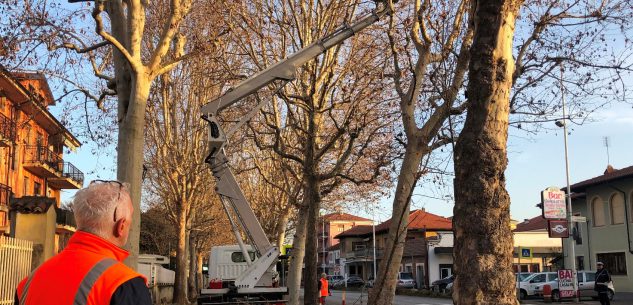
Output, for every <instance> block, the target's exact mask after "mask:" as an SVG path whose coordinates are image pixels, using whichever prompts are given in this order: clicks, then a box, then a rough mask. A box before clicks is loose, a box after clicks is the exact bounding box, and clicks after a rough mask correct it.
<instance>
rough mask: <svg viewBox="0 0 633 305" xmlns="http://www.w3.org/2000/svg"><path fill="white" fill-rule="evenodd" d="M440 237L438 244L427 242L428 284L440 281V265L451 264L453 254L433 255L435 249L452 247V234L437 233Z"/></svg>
mask: <svg viewBox="0 0 633 305" xmlns="http://www.w3.org/2000/svg"><path fill="white" fill-rule="evenodd" d="M437 234H438V236H439V237H440V239H439V242H438V243H432V242H429V252H428V253H429V259H428V260H429V265H428V268H427V272H428V274H429V284H431V283H433V281H437V280H439V279H440V264H450V265H452V264H453V254H452V253H448V254H435V248H436V247H453V237H454V236H453V232H448V231H446V232H437Z"/></svg>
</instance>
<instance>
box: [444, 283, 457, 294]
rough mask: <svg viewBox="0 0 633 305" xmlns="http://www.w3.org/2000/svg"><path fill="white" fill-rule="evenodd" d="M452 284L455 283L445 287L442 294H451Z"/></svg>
mask: <svg viewBox="0 0 633 305" xmlns="http://www.w3.org/2000/svg"><path fill="white" fill-rule="evenodd" d="M453 283H455V282H450V283H448V284H447V285H446V288H444V292H446V293H451V292H453Z"/></svg>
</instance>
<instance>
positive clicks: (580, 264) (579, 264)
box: [576, 256, 585, 270]
mask: <svg viewBox="0 0 633 305" xmlns="http://www.w3.org/2000/svg"><path fill="white" fill-rule="evenodd" d="M584 269H585V257H584V256H576V270H584Z"/></svg>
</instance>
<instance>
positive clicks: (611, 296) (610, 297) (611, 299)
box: [607, 289, 615, 301]
mask: <svg viewBox="0 0 633 305" xmlns="http://www.w3.org/2000/svg"><path fill="white" fill-rule="evenodd" d="M607 296H608V297H609V300H610V301H613V296H615V292H613V290H611V289H609V290H608V291H607Z"/></svg>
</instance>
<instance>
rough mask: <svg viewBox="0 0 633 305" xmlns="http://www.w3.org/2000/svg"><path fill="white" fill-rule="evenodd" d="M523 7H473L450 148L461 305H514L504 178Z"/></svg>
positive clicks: (496, 3) (494, 0) (498, 3)
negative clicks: (460, 122)
mask: <svg viewBox="0 0 633 305" xmlns="http://www.w3.org/2000/svg"><path fill="white" fill-rule="evenodd" d="M522 2H523V1H521V0H518V1H505V0H491V1H476V2H473V7H472V15H473V23H474V27H475V33H474V39H473V46H472V48H471V51H470V53H471V61H470V65H469V71H468V73H469V83H468V89H467V96H468V100H469V104H468V115H467V118H466V123H465V125H464V129H463V130H462V132H461V135H460V137H459V141H458V142H457V145H456V147H455V173H456V175H455V186H454V187H455V209H454V218H453V224H454V231H455V251H454V256H455V272H456V274H457V277H456V279H455V283H454V285H453V287H454V288H453V289H454V290H453V300H454V301H455V303H456V304H460V305H461V304H491V303H494V304H513V305H514V304H518V301H517V298H516V290H515V287H514V286H515V284H514V278H515V276H514V272H513V269H512V252H513V246H512V245H513V243H512V231H511V228H510V196H509V195H508V192H507V191H506V189H505V177H504V172H505V169H506V165H507V162H508V159H507V152H506V146H507V140H508V118H509V113H510V89H511V87H512V74H513V72H514V59H513V57H512V40H513V37H514V26H515V20H516V18H517V14H518V12H519V8H520V6H521V4H522ZM482 236H485V237H486V238H485V239H482V238H481V237H482Z"/></svg>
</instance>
